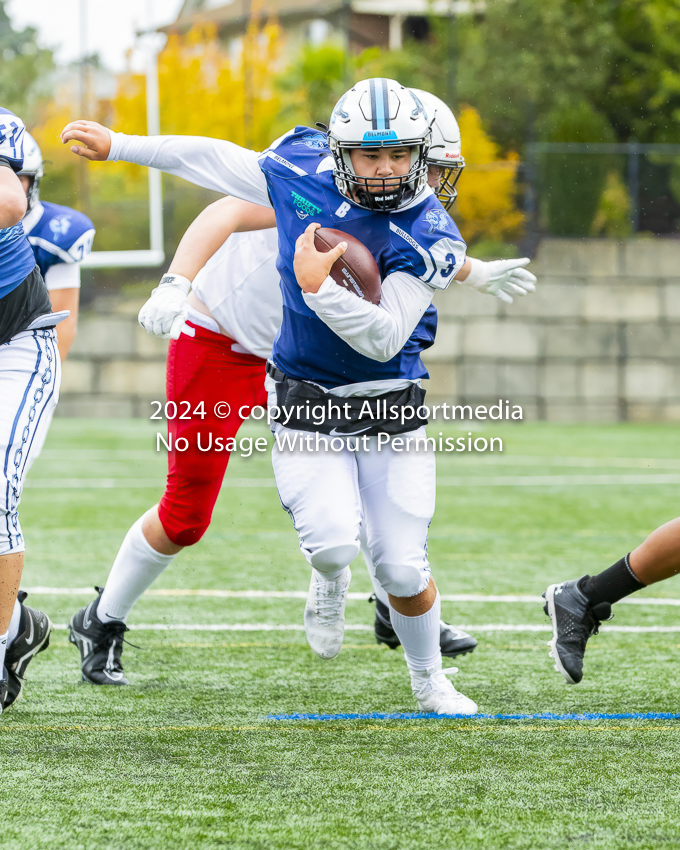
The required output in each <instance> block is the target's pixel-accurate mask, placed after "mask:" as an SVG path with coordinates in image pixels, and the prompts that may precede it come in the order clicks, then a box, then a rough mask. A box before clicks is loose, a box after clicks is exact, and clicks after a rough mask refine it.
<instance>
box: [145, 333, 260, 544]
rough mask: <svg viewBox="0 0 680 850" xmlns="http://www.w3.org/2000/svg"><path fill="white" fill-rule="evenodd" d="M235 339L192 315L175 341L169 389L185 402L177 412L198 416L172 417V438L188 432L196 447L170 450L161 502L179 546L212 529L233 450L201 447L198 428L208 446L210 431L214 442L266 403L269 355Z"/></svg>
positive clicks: (178, 400)
mask: <svg viewBox="0 0 680 850" xmlns="http://www.w3.org/2000/svg"><path fill="white" fill-rule="evenodd" d="M191 331H193V334H194V335H193V336H190V335H189V334H190V332H191ZM234 344H235V343H234V340H232V339H230V338H229V337H227V336H225V335H224V334H222V333H219V332H217V333H216V332H215V331H212V330H208V329H207V328H205V327H201V325H199V324H195V323H194V322H192V321H188V322H187V323H186V325H185V329H184V332H183V333H181V334H180V336H179V339H177V340H171V341H170V346H169V348H168V361H167V397H168V400H169V401H174V402H175V403H176V404H177V405H178V413H179V411H182V410H187V411H188V415H189V416H190V417H191V418H189V419H182V418H180V416H179V415H178V416H176V417H175V418H173V419H170V420H169V421H168V436H169V438H170V439H169V441H168V442H169V445H171V446H173V447H174V446H176V445H177V441H178V440H180V446H183V445H184V443H183V442H182V440H186V441H187V443H188V446H189V448H188V449H187V450H186V451H177V450H175V451H170V453H169V454H168V479H167V483H166V486H165V492H164V493H163V496H162V498H161V500H160V503H159V505H158V519H159V521H160V524H161V525H162V526H163V530H164V532H165V534H166V535H167V537H168V538H169V539H170V540H171V541H172V543H174V544H175V545H176V546H178V547H182V546H192V545H193V544H194V543H197V542H198V541H199V540H200V539H201V537H203V535H204V534H205V531H206V529H207V528H208V525H209V524H210V519H211V517H212V512H213V508H214V507H215V502H216V501H217V496H218V495H219V492H220V487H221V486H222V479H223V478H224V473H225V472H226V469H227V464H228V462H229V457H230V452H228V451H201V450H200V449H199V447H198V440H199V435H202V439H203V446H204V447H205V446H207V445H208V443H207V439H206V437H207V435H208V434H210V435H212V440H213V445H214V444H215V441H216V439H218V438H221V439H222V440H223V442H224V443H226V441H227V440H228V439H230V438H233V437H235V436H236V433H237V432H238V429H239V428H240V427H241V424H242V423H243V420H244V418H246V417H247V416H248V415H249V413H250V410H251V409H252V408H253V407H256V406H258V405H260V406H264V405H266V403H267V394H266V392H265V390H264V377H265V362H266V361H264V360H262V358H260V357H256V356H254V355H252V354H246V353H242V352H240V351H234V350H233V346H234ZM180 403H181V406H180ZM186 403H188V406H187V404H186ZM220 403H226V404H227V405H229V410H230V412H229V415H228V416H227V417H226V419H221V418H219V417H218V416H217V415H216V413H215V409H216V407H217V408H218V409H224V410H225V411H226V409H227V408H226V407H224V408H219V405H220ZM195 411H198V413H195Z"/></svg>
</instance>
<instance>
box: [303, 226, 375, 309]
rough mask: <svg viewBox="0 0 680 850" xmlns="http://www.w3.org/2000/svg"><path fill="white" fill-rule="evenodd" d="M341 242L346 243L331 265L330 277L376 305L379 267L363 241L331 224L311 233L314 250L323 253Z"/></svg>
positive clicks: (349, 290)
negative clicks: (341, 253) (312, 234)
mask: <svg viewBox="0 0 680 850" xmlns="http://www.w3.org/2000/svg"><path fill="white" fill-rule="evenodd" d="M340 242H346V243H347V250H346V251H345V253H344V254H343V255H342V257H340V258H339V259H338V260H336V261H335V262H334V263H333V265H332V266H331V271H330V276H331V277H332V278H333V280H334V281H335V282H336V283H337V284H338V286H343V287H344V288H345V289H346V290H347V291H348V292H352V293H353V294H354V295H357V296H358V297H359V298H364V299H366V301H370V302H371V304H379V303H380V294H381V280H380V269H379V268H378V264H377V263H376V261H375V260H374V259H373V254H371V252H370V251H369V250H368V248H367V247H366V246H365V245H364V243H363V242H360V241H359V240H358V239H356V238H355V237H354V236H350V235H349V233H343V232H342V231H341V230H334V229H333V228H332V227H320V228H319V229H318V230H317V231H316V232H315V233H314V245H315V247H316V250H317V251H321V252H322V253H324V254H325V253H327V252H328V251H330V250H331V248H335V246H336V245H337V244H338V243H340Z"/></svg>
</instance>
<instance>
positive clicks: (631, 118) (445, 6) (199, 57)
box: [0, 0, 680, 421]
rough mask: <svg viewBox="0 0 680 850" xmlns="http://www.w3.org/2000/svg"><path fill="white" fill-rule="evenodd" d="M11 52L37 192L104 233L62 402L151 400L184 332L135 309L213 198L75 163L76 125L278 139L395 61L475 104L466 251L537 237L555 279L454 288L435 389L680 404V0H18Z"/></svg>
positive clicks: (76, 409)
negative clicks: (169, 331) (174, 340)
mask: <svg viewBox="0 0 680 850" xmlns="http://www.w3.org/2000/svg"><path fill="white" fill-rule="evenodd" d="M0 51H2V56H3V63H2V66H1V68H0V91H1V92H2V98H3V100H4V103H5V105H6V106H7V107H9V108H11V109H13V110H14V111H16V112H17V113H18V114H20V115H21V116H22V117H23V118H24V120H25V121H26V123H27V125H28V126H29V129H30V130H31V132H32V133H33V135H34V136H35V138H36V140H37V141H38V143H39V144H40V146H41V148H42V152H43V157H44V159H45V178H44V180H43V183H42V185H41V197H42V198H43V199H45V200H49V201H54V202H56V203H62V204H66V205H68V206H72V207H76V208H77V209H80V210H83V211H84V212H86V213H87V214H88V215H89V216H90V218H91V219H92V220H93V222H94V224H95V226H96V229H97V236H96V239H95V243H94V251H95V254H93V257H92V259H91V261H90V265H91V266H93V267H90V268H88V269H84V273H83V278H84V283H83V291H82V304H83V309H84V316H83V320H82V321H81V330H80V336H79V339H78V340H77V342H76V345H75V347H74V349H73V353H72V355H71V357H70V358H69V361H68V362H67V364H66V368H65V379H64V387H63V402H62V405H61V407H60V412H61V415H65V414H66V415H69V414H70V415H96V416H131V415H138V416H139V415H142V416H146V415H148V410H149V407H148V400H149V399H150V398H152V397H153V398H158V397H159V395H162V392H163V386H164V383H163V356H164V345H163V343H162V342H161V341H157V340H155V339H153V340H152V339H146V338H144V337H143V335H142V336H140V334H139V333H138V330H137V329H136V327H135V321H134V316H135V314H136V311H137V309H138V307H139V305H140V304H141V303H142V301H143V300H144V297H145V296H146V295H147V294H148V292H149V291H150V289H151V287H152V286H153V285H155V282H156V281H157V280H158V278H159V277H160V274H161V273H162V271H163V270H164V268H166V267H167V264H168V263H169V260H170V258H171V256H172V254H173V252H174V249H175V247H176V246H177V243H178V241H179V239H180V238H181V236H182V234H183V232H184V230H185V229H186V227H187V226H188V225H189V223H190V222H191V221H192V219H193V218H194V217H195V216H196V215H197V214H198V212H200V210H201V209H203V208H204V207H205V206H206V205H207V204H208V203H210V202H211V201H212V200H214V199H215V198H216V197H217V195H215V194H213V193H210V192H207V191H203V190H199V189H197V188H196V187H193V186H190V185H189V184H187V183H184V182H183V181H180V180H177V179H175V178H172V177H167V176H165V175H164V176H163V177H162V180H161V181H158V183H159V184H161V185H162V221H160V220H159V221H156V222H153V221H150V213H149V209H150V206H151V207H153V203H154V198H156V202H157V205H158V208H159V209H160V196H159V195H158V187H157V188H154V186H153V185H152V186H151V200H152V203H151V205H150V203H149V198H150V183H149V176H148V174H147V172H146V170H145V169H143V168H140V167H137V166H132V165H126V164H117V165H115V166H113V165H112V166H106V167H104V166H101V165H98V164H94V165H90V164H88V163H86V162H85V161H84V160H79V159H76V158H75V157H74V156H73V155H72V154H70V153H69V152H68V149H67V148H64V147H63V146H62V145H61V144H60V142H59V137H58V136H59V131H60V130H61V128H62V127H63V126H64V124H66V123H67V122H68V121H69V120H73V119H74V118H77V117H87V118H90V119H94V120H97V121H100V122H102V123H104V124H106V125H107V126H110V127H112V128H114V129H116V130H120V131H123V132H126V133H146V132H148V129H149V128H151V130H152V131H154V132H161V133H170V134H172V133H178V134H193V135H208V136H217V137H220V138H226V139H229V140H231V141H234V142H237V143H239V144H242V145H246V146H248V147H252V148H256V149H261V148H263V147H265V146H266V145H267V144H268V142H269V141H271V140H272V139H273V138H275V137H276V136H278V135H279V134H280V133H281V132H283V131H285V130H287V129H289V128H290V127H291V126H292V125H294V124H296V123H303V124H311V125H313V124H314V123H315V122H316V121H324V122H325V121H327V119H328V116H329V114H330V110H331V107H332V105H333V103H334V102H335V100H336V99H337V98H338V96H339V95H340V94H341V93H342V92H343V91H344V90H345V89H347V88H348V87H349V86H350V85H351V83H352V82H353V81H354V80H356V79H361V78H364V77H368V76H388V77H393V78H396V79H398V80H399V81H400V82H402V83H403V84H405V85H410V86H416V87H418V88H422V89H427V90H429V91H432V92H433V93H435V94H436V95H438V96H439V97H441V98H442V99H444V100H445V101H446V102H447V103H448V104H449V105H450V106H451V108H452V109H453V110H454V112H455V114H456V115H457V117H458V121H459V124H460V128H461V135H462V146H463V155H464V157H465V160H466V168H465V171H464V173H463V175H462V177H461V179H460V181H459V184H458V188H459V198H458V201H457V202H456V206H455V208H454V211H453V215H454V218H455V219H456V222H457V223H458V225H459V227H460V229H461V232H462V233H463V236H464V237H465V239H466V240H467V242H468V245H469V251H470V253H471V254H472V255H473V256H477V257H480V258H483V259H488V258H495V257H513V256H525V255H527V256H531V257H532V258H533V259H534V265H533V266H532V268H533V270H534V271H535V272H536V273H537V274H538V275H539V280H540V290H539V292H538V293H537V294H536V295H535V296H532V297H531V298H527V299H525V300H524V301H522V302H521V303H517V302H516V303H515V305H512V306H510V307H507V308H506V307H504V306H502V305H500V303H498V302H496V301H495V300H493V299H490V298H483V297H481V296H479V295H478V294H477V293H474V292H467V291H464V290H463V289H462V288H458V287H454V288H453V289H451V290H449V291H448V292H446V293H442V294H441V297H439V307H440V315H441V324H440V332H439V336H438V342H437V345H436V346H435V348H434V349H433V350H432V351H431V352H430V355H429V358H428V360H429V368H430V372H431V374H432V384H431V390H430V392H431V396H434V397H435V398H436V399H437V400H455V401H456V402H459V403H463V402H465V403H468V402H473V403H474V402H477V403H483V402H484V401H491V400H494V399H495V400H496V401H497V400H498V398H499V397H501V396H502V397H505V398H508V399H510V400H511V401H512V402H513V403H516V404H523V405H524V407H525V409H526V413H527V417H528V418H538V419H552V420H560V421H584V420H585V421H616V420H629V419H634V420H664V419H678V418H680V346H678V345H677V344H676V343H677V342H679V341H680V333H679V330H680V241H678V234H679V233H680V134H679V133H678V130H679V128H680V7H679V6H678V4H677V2H675V0H587V2H584V0H479V2H473V0H431V2H427V0H338V2H332V0H329V1H328V2H325V3H323V4H320V3H318V2H312V0H271V2H262V0H232V2H229V3H225V2H223V0H183V2H181V0H146V3H144V2H136V3H132V2H130V0H121V2H119V3H116V4H109V3H106V4H105V3H104V2H102V0H63V2H60V3H59V4H54V3H53V2H49V0H5V2H2V0H0ZM152 183H153V181H152ZM154 193H156V194H155V195H154ZM151 218H153V216H151ZM159 219H160V216H159ZM161 224H162V228H161ZM112 251H113V252H129V251H136V252H139V251H141V252H144V253H143V254H141V255H136V257H135V256H133V255H127V258H126V257H125V255H122V254H120V255H118V260H116V258H115V257H113V258H112V256H111V255H104V254H103V253H101V252H112ZM163 257H164V259H163V261H162V262H161V259H162V258H163Z"/></svg>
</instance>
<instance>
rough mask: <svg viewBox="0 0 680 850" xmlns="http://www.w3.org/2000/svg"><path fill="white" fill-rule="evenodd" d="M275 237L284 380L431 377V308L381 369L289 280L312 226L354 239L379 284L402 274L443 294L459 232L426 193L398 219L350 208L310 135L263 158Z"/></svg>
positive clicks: (337, 382)
mask: <svg viewBox="0 0 680 850" xmlns="http://www.w3.org/2000/svg"><path fill="white" fill-rule="evenodd" d="M260 167H261V169H262V171H263V172H264V174H265V176H266V179H267V185H268V189H269V196H270V198H271V202H272V205H273V207H274V210H275V211H276V223H277V228H278V231H279V257H278V260H277V267H278V270H279V274H280V275H281V288H282V292H283V322H282V325H281V328H280V329H279V332H278V334H277V337H276V339H275V341H274V349H273V354H272V358H273V360H274V362H275V363H276V365H277V366H278V368H279V369H281V370H282V371H283V372H284V373H285V374H286V375H289V376H290V377H292V378H296V379H298V380H307V381H313V382H315V383H318V384H321V385H322V386H324V387H326V388H332V387H338V386H342V385H343V384H353V383H359V382H367V381H379V380H389V379H409V380H415V379H418V378H426V377H428V374H427V370H426V369H425V366H424V365H423V362H422V360H421V359H420V354H421V352H422V351H423V350H424V349H425V348H428V347H429V346H431V345H432V344H433V342H434V337H435V333H436V328H437V312H436V309H435V308H434V307H433V306H430V307H429V308H428V310H427V311H426V312H425V313H424V315H423V317H422V318H421V320H420V322H419V323H418V325H417V327H416V328H415V330H414V331H413V333H412V334H411V337H410V338H409V340H408V341H407V343H406V345H405V346H404V348H403V349H402V350H401V351H400V352H399V353H398V354H397V355H396V356H395V357H393V358H392V359H391V360H388V361H387V362H384V363H382V362H379V361H377V360H372V359H371V358H369V357H366V356H365V355H363V354H360V353H359V352H357V351H355V350H354V349H353V348H352V347H351V346H350V345H348V344H347V343H346V342H345V341H344V340H343V339H341V338H340V337H339V336H338V335H337V334H336V333H334V332H333V331H332V330H331V329H330V328H329V327H328V326H327V325H326V324H325V323H324V322H323V321H322V320H321V319H320V318H319V317H318V316H317V315H316V313H315V312H314V311H313V310H311V309H310V308H309V307H308V306H307V305H306V304H305V301H304V299H303V296H302V290H301V289H300V286H299V284H298V282H297V280H296V279H295V274H294V272H293V255H294V252H295V241H296V240H297V238H298V236H300V234H301V233H302V232H303V231H304V230H305V229H306V227H307V226H308V225H309V224H311V223H312V222H318V223H319V224H320V225H321V226H322V227H333V228H336V229H338V230H342V231H343V232H345V233H349V234H350V235H352V236H355V237H356V238H357V239H359V240H360V241H361V242H363V243H364V245H366V247H367V248H368V249H369V250H370V251H371V253H372V254H373V256H374V258H375V260H376V262H377V263H378V267H379V268H380V274H381V278H382V279H383V280H385V278H386V277H387V276H388V275H390V274H392V273H394V272H406V273H407V274H410V275H412V276H413V277H416V278H418V279H420V280H421V281H423V282H424V283H426V284H428V285H429V286H430V287H432V289H433V291H434V290H435V289H446V287H447V286H448V285H449V284H450V282H451V280H452V278H453V275H454V274H455V272H456V271H457V270H458V268H460V264H461V263H462V261H463V259H464V250H465V246H464V243H463V240H462V238H461V235H460V233H459V232H458V228H457V227H456V225H455V224H454V223H453V221H452V220H451V218H450V217H449V215H448V214H447V213H446V212H445V211H444V208H443V207H442V206H441V204H440V203H439V201H438V200H437V198H436V197H435V196H434V195H433V194H432V193H431V192H429V191H428V192H425V193H423V195H422V196H421V197H420V199H419V200H417V201H416V202H415V203H414V204H411V205H409V206H408V207H406V208H405V209H402V210H398V211H396V212H391V213H384V212H373V211H370V210H366V209H363V208H361V207H359V206H356V205H355V204H352V203H351V202H350V201H348V200H347V198H345V197H344V196H343V195H341V194H340V192H339V191H338V189H337V187H336V186H335V182H334V179H333V170H332V169H333V159H332V156H331V154H330V151H329V149H328V145H327V140H326V136H325V135H322V134H320V133H319V132H318V131H315V130H311V129H310V128H308V127H296V128H295V130H294V131H292V132H291V133H289V134H287V135H286V136H284V137H283V138H282V139H280V140H278V142H275V144H274V146H273V147H272V148H270V149H269V150H267V151H265V152H264V153H263V154H262V156H261V157H260Z"/></svg>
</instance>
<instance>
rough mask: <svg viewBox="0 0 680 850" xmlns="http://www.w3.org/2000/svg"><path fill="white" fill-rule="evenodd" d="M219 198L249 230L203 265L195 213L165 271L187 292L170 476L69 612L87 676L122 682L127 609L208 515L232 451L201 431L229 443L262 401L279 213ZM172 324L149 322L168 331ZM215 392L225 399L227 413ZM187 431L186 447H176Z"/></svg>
mask: <svg viewBox="0 0 680 850" xmlns="http://www.w3.org/2000/svg"><path fill="white" fill-rule="evenodd" d="M218 204H219V205H220V208H221V209H222V210H226V215H227V216H228V215H229V211H231V210H233V211H234V215H235V220H236V216H237V215H238V218H239V221H243V222H244V223H245V224H247V229H248V230H249V231H254V232H249V233H243V234H241V233H234V234H233V235H232V236H231V238H229V239H228V240H227V242H225V243H224V245H222V246H221V247H220V248H219V250H217V252H216V253H215V254H214V256H213V257H212V259H211V260H210V261H209V262H208V263H207V264H206V265H205V266H203V259H201V261H200V262H198V263H196V262H194V253H193V244H194V241H195V234H196V230H197V229H198V230H202V229H203V227H204V224H203V221H204V219H203V220H202V219H201V217H199V220H197V221H196V222H194V224H193V225H192V226H191V227H190V228H189V230H188V231H187V233H186V234H185V236H184V239H183V240H182V242H181V243H180V246H179V248H178V251H177V255H176V257H175V260H174V261H173V263H172V265H171V267H170V268H171V272H170V273H168V274H167V275H165V276H164V278H163V281H162V285H163V290H162V291H163V294H166V293H167V291H168V287H169V288H171V289H172V288H175V289H176V290H177V296H178V298H179V299H180V300H181V302H184V299H185V298H186V296H187V294H188V295H189V297H188V298H187V299H186V305H184V306H183V308H182V317H181V321H179V322H177V323H175V326H174V329H173V333H172V336H173V337H174V339H171V341H170V345H169V348H168V356H167V372H166V381H167V399H168V402H174V403H175V404H176V406H177V415H176V416H174V417H173V418H170V419H169V420H168V436H169V439H168V444H169V445H171V446H172V450H171V451H169V453H168V476H167V482H166V487H165V492H164V493H163V496H162V497H161V500H160V502H159V503H158V504H157V505H154V506H153V507H152V508H150V510H148V511H147V512H146V513H145V514H144V515H143V516H142V517H140V518H139V519H138V520H137V522H135V523H134V524H133V525H132V527H131V528H130V530H129V531H128V533H127V535H126V536H125V539H124V540H123V543H122V545H121V547H120V550H119V552H118V554H117V556H116V558H115V561H114V563H113V566H112V568H111V573H110V575H109V578H108V580H107V582H106V587H105V588H97V590H98V591H99V596H98V597H97V598H96V599H94V600H92V602H91V603H90V604H89V605H88V606H86V607H85V608H82V609H81V610H80V611H78V612H77V613H76V614H75V615H74V616H73V618H72V619H71V626H70V637H69V639H70V640H71V642H72V643H74V644H76V645H77V646H78V648H79V649H80V652H81V660H82V664H81V667H82V675H83V679H85V680H86V681H89V682H92V683H93V684H98V685H125V684H127V683H128V682H127V679H126V678H125V675H124V673H123V667H122V663H121V653H122V649H123V636H124V634H125V632H126V631H127V627H126V625H125V619H126V618H127V616H128V614H129V613H130V610H131V609H132V607H133V605H134V604H135V602H136V601H137V600H138V599H139V597H140V596H141V595H142V594H143V593H144V591H145V590H146V589H147V588H148V587H149V586H150V585H151V584H152V583H153V582H154V581H155V579H156V578H158V576H159V575H160V574H161V573H162V572H163V570H164V569H165V568H166V567H167V566H168V565H169V564H170V563H171V561H172V560H173V559H174V557H175V556H176V555H177V554H178V552H180V551H181V550H182V549H183V548H184V547H185V546H192V545H193V544H195V543H197V542H198V541H199V540H200V539H201V538H202V537H203V535H204V534H205V532H206V530H207V528H208V526H209V525H210V520H211V518H212V512H213V509H214V507H215V502H216V501H217V496H218V495H219V492H220V488H221V486H222V480H223V478H224V474H225V472H226V468H227V464H228V462H229V457H230V452H229V451H222V450H221V451H216V450H214V449H213V450H211V451H201V450H200V449H199V446H198V435H199V433H200V434H201V435H202V444H201V445H202V447H205V446H207V436H208V435H209V434H211V433H212V437H213V445H214V442H215V440H216V439H219V438H221V439H222V440H223V441H224V444H226V442H227V440H228V439H229V438H234V437H235V436H236V434H237V432H238V429H239V428H240V427H241V425H242V423H243V420H244V419H245V418H247V416H248V414H249V413H250V410H251V409H252V408H253V407H255V406H258V405H262V406H263V407H264V406H265V405H266V403H267V395H266V393H265V390H264V379H265V364H266V358H267V357H268V356H269V354H270V352H271V344H272V340H273V339H274V335H275V333H276V330H277V328H278V326H279V324H280V322H281V300H280V297H278V298H277V297H276V295H277V294H278V289H277V287H278V273H277V271H276V254H277V250H276V247H277V234H276V230H274V229H262V228H271V227H272V225H273V224H274V223H275V220H274V216H273V213H272V212H271V211H269V210H264V209H263V208H261V207H256V206H253V205H251V204H245V203H244V202H242V201H238V200H236V199H234V198H229V199H225V200H224V201H220V202H218ZM244 210H245V213H244ZM224 214H225V213H224V212H223V215H224ZM204 218H205V217H204ZM218 245H221V241H220V242H219V243H217V245H215V246H214V247H215V248H217V247H218ZM199 269H200V272H199ZM197 272H199V273H198V274H197ZM184 275H186V277H184ZM190 279H193V290H192V292H191V293H189V287H190V286H191V283H190ZM154 292H156V293H157V292H158V289H157V290H154ZM151 300H153V298H152V299H151ZM140 319H141V316H140ZM171 324H172V322H171V323H170V324H168V326H167V327H163V328H160V327H159V328H153V330H155V331H156V332H158V333H159V334H161V335H165V336H166V337H167V336H168V335H169V331H170V330H171ZM147 329H148V330H152V328H151V327H150V326H147ZM220 402H221V403H225V402H226V404H227V405H228V406H229V413H228V415H227V416H226V418H221V414H222V413H223V411H224V412H226V410H227V408H226V406H219V403H220ZM216 407H217V412H216ZM182 416H188V417H189V418H182ZM170 440H171V441H172V442H170ZM183 440H186V445H187V446H188V447H187V448H186V450H182V451H179V450H177V449H176V446H177V443H178V441H179V444H180V447H181V448H182V449H184V446H185V443H184V442H183Z"/></svg>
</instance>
